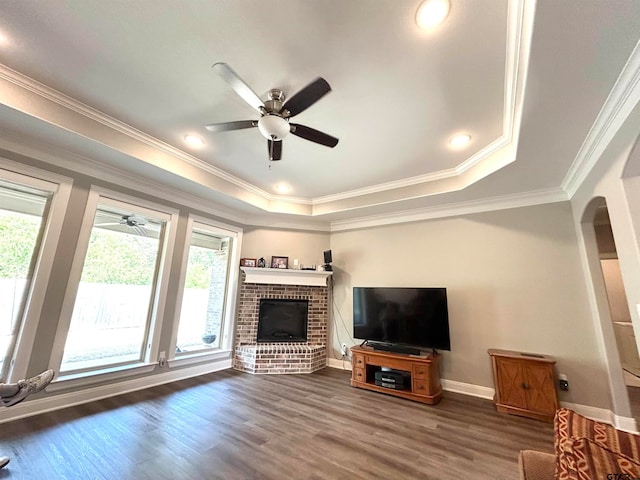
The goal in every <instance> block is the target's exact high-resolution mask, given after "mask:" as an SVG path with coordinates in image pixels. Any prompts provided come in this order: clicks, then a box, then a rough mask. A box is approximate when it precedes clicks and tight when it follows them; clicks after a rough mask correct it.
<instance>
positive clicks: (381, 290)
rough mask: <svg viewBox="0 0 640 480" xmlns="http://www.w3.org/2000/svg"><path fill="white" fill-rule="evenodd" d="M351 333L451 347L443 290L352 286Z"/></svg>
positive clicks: (372, 338) (366, 337)
mask: <svg viewBox="0 0 640 480" xmlns="http://www.w3.org/2000/svg"><path fill="white" fill-rule="evenodd" d="M353 336H354V338H359V339H361V340H369V341H372V342H384V343H389V344H400V345H410V346H415V347H423V348H435V349H439V350H451V343H450V338H449V313H448V308H447V289H446V288H402V287H398V288H395V287H353Z"/></svg>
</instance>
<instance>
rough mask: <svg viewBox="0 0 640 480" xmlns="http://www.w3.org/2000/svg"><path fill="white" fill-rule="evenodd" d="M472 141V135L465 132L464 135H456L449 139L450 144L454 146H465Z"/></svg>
mask: <svg viewBox="0 0 640 480" xmlns="http://www.w3.org/2000/svg"><path fill="white" fill-rule="evenodd" d="M470 141H471V135H468V134H466V133H464V134H462V135H456V136H455V137H452V138H451V140H449V144H450V145H451V146H452V147H464V146H465V145H466V144H467V143H469V142H470Z"/></svg>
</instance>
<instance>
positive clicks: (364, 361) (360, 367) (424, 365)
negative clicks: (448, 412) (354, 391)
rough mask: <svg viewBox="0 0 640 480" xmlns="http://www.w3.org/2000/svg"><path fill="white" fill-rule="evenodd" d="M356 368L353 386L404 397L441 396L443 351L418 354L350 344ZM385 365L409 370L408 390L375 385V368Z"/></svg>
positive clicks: (434, 398) (427, 399)
mask: <svg viewBox="0 0 640 480" xmlns="http://www.w3.org/2000/svg"><path fill="white" fill-rule="evenodd" d="M351 355H352V359H353V360H352V361H353V370H352V373H351V386H353V387H357V388H364V389H367V390H373V391H374V392H381V393H386V394H389V395H395V396H396V397H402V398H406V399H409V400H413V401H416V402H422V403H428V404H430V405H433V404H436V403H438V402H439V401H440V399H441V398H442V387H441V386H440V371H439V370H440V369H439V364H440V358H441V357H440V355H439V354H437V353H436V354H435V355H434V354H430V355H427V356H426V357H416V356H412V355H407V354H404V353H393V352H384V351H380V350H374V349H373V348H371V347H368V346H359V347H351ZM383 368H385V369H392V370H398V371H400V372H408V373H409V374H410V376H411V380H410V382H408V385H409V386H410V388H408V389H406V390H396V389H394V388H389V387H384V386H381V385H376V383H375V375H376V372H379V371H381V370H382V369H383Z"/></svg>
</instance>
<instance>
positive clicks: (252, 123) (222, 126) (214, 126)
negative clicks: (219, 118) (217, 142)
mask: <svg viewBox="0 0 640 480" xmlns="http://www.w3.org/2000/svg"><path fill="white" fill-rule="evenodd" d="M257 126H258V122H257V121H256V120H239V121H237V122H224V123H210V124H209V125H205V126H204V128H206V129H207V130H209V131H210V132H226V131H228V130H241V129H243V128H251V127H257Z"/></svg>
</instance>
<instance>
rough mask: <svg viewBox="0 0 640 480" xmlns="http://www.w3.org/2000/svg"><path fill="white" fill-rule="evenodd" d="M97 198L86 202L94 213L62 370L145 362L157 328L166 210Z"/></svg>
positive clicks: (84, 369) (67, 336)
mask: <svg viewBox="0 0 640 480" xmlns="http://www.w3.org/2000/svg"><path fill="white" fill-rule="evenodd" d="M93 196H94V197H96V196H95V195H93ZM96 202H97V205H96V206H95V207H91V203H92V202H91V200H90V201H89V206H88V209H90V208H91V209H94V211H95V214H94V216H93V222H92V224H91V225H90V237H89V241H88V245H87V246H86V254H84V258H83V262H82V266H81V268H82V273H81V275H80V279H79V282H78V283H77V292H75V298H74V302H73V310H72V314H71V319H70V323H69V327H68V330H67V331H66V337H65V342H64V350H63V353H62V360H61V364H60V371H61V372H62V373H63V374H69V373H75V372H83V371H91V370H96V369H104V368H106V367H113V366H118V365H126V364H132V363H139V362H144V361H149V359H150V358H151V348H152V344H153V343H154V341H153V339H154V336H156V335H155V334H156V330H158V329H157V328H155V323H154V321H155V320H157V318H156V317H157V315H156V313H157V310H158V309H157V303H158V302H157V300H158V297H159V288H158V287H159V284H160V276H161V271H162V268H161V264H162V263H163V261H164V260H163V259H164V258H165V257H166V253H167V252H166V246H165V243H166V242H165V235H166V228H167V225H168V222H169V219H170V215H169V214H166V213H163V212H159V211H155V210H152V209H149V208H145V207H142V206H139V205H135V204H130V203H124V202H120V201H117V200H112V199H109V198H104V197H99V198H97V199H96ZM85 238H86V237H85ZM79 250H82V251H84V249H79ZM76 278H77V277H76Z"/></svg>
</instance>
